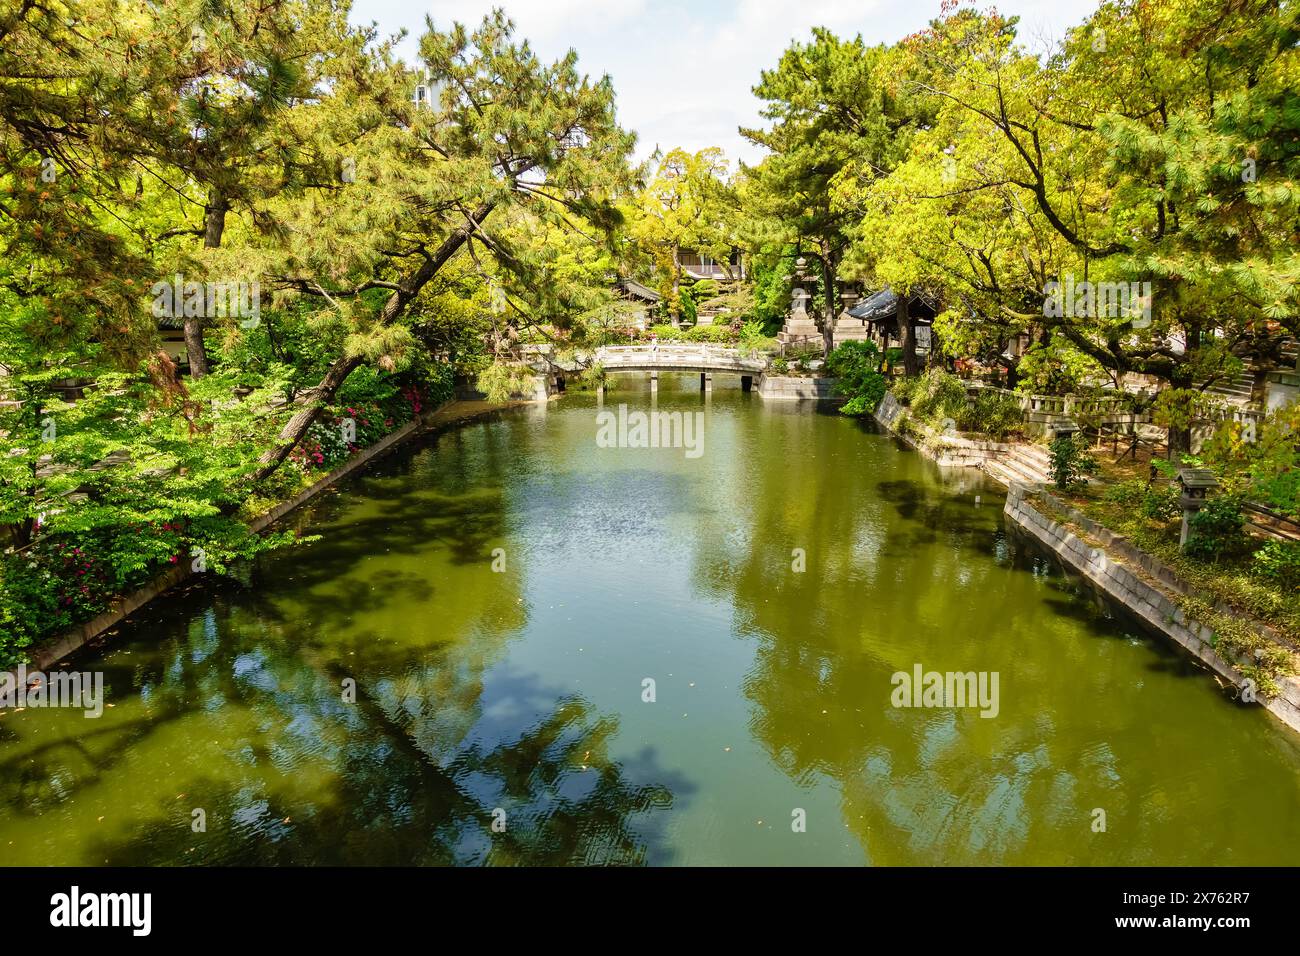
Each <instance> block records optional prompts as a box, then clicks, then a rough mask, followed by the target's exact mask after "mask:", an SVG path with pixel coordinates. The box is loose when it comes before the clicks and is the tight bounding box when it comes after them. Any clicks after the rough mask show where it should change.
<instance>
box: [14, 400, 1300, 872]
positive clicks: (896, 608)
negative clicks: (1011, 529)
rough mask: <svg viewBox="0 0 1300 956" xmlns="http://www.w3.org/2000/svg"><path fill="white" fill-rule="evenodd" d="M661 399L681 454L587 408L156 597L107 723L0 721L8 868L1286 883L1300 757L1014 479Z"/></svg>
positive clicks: (1293, 855)
mask: <svg viewBox="0 0 1300 956" xmlns="http://www.w3.org/2000/svg"><path fill="white" fill-rule="evenodd" d="M676 384H677V388H676V389H674V388H673V382H672V380H671V379H665V382H664V385H663V387H662V390H661V392H660V395H659V396H658V406H659V407H660V408H661V409H671V410H682V411H694V410H703V411H704V413H705V418H704V422H705V442H704V454H703V456H702V457H700V458H698V459H691V458H687V457H686V456H685V455H684V454H683V451H682V450H681V449H640V448H625V449H607V448H597V446H596V441H595V438H596V430H597V422H596V415H595V413H596V406H595V402H594V400H593V399H592V398H590V397H584V396H580V395H570V396H569V397H567V398H565V399H564V400H563V401H561V402H558V403H553V404H552V405H550V406H549V407H545V408H531V409H525V410H522V411H516V412H510V413H506V414H502V415H500V416H498V417H497V418H495V419H493V420H491V421H488V422H480V423H476V424H471V425H468V426H465V427H463V428H460V429H458V430H453V431H448V432H446V433H444V434H442V435H439V436H437V437H436V438H431V439H429V440H427V441H426V442H424V443H423V444H422V445H419V446H415V447H412V448H410V449H408V450H406V451H404V452H401V453H399V454H397V455H395V456H393V457H390V458H389V459H386V460H384V461H383V462H381V463H379V464H378V465H377V466H376V467H374V468H373V469H372V470H371V471H370V472H368V473H367V474H366V475H365V476H364V477H362V478H360V479H358V480H356V481H354V482H353V483H351V484H349V485H347V486H345V487H343V488H342V489H340V491H339V492H338V493H337V494H334V495H332V496H330V497H329V498H328V499H326V500H325V501H323V502H321V503H320V504H318V505H317V506H315V507H314V508H313V509H312V511H311V512H310V513H308V514H306V515H304V516H303V520H304V521H307V522H309V523H310V525H311V527H312V529H313V530H314V531H315V532H317V533H319V534H321V535H322V539H321V540H320V541H318V542H316V543H314V544H311V545H308V546H305V547H303V548H301V549H299V550H297V551H294V552H292V553H287V554H282V555H278V556H274V557H271V558H269V559H267V560H265V561H263V562H262V563H261V564H260V565H259V566H258V567H257V568H256V569H255V571H254V573H252V574H251V575H250V576H249V578H248V583H246V584H241V583H237V582H233V581H224V582H221V581H208V582H205V583H204V584H203V585H202V586H199V587H196V588H194V589H192V590H191V591H190V592H189V593H186V594H177V595H173V596H169V597H167V598H165V599H164V600H163V601H161V602H156V603H155V605H153V606H151V607H150V608H148V609H147V611H146V612H145V613H144V614H143V615H141V616H139V617H138V618H137V619H136V620H135V621H134V622H132V624H130V625H129V626H127V627H125V628H123V633H122V634H120V635H118V636H117V637H116V638H114V640H113V642H112V643H111V644H109V645H107V646H106V647H105V648H104V650H103V652H102V654H100V655H98V656H95V655H91V656H89V657H87V658H86V659H84V660H83V661H80V662H78V666H84V667H92V668H96V669H103V670H104V672H105V686H106V693H107V700H108V702H109V703H110V704H111V705H112V706H111V707H110V708H109V709H107V710H106V711H105V715H104V717H103V718H101V719H99V720H86V719H84V718H82V717H81V715H80V712H79V711H78V712H73V713H64V712H54V711H39V710H29V711H24V712H21V713H12V712H11V713H5V714H4V715H3V717H0V862H3V863H7V864H11V863H268V864H269V863H286V864H288V863H298V864H301V863H344V864H349V863H374V864H385V863H415V864H448V863H466V864H473V863H492V864H519V863H538V864H561V863H597V864H604V863H610V864H637V863H733V864H755V863H832V864H833V863H850V864H851V863H864V862H865V863H876V864H926V863H975V864H994V863H997V864H1005V863H1030V864H1040V863H1083V864H1091V863H1119V864H1145V863H1165V864H1195V863H1209V864H1214V863H1236V864H1243V863H1291V864H1294V863H1296V862H1300V852H1297V850H1296V843H1295V841H1294V840H1292V839H1289V838H1288V835H1289V834H1292V833H1294V832H1295V830H1296V827H1297V824H1300V748H1298V747H1297V742H1296V738H1295V737H1294V736H1293V735H1291V734H1289V733H1288V732H1287V731H1285V730H1283V729H1282V728H1280V727H1278V726H1276V725H1275V724H1274V723H1273V722H1271V721H1270V720H1269V719H1267V717H1265V716H1264V715H1263V714H1262V713H1260V712H1259V711H1258V709H1248V708H1238V707H1235V706H1231V705H1229V704H1227V703H1225V702H1224V701H1223V700H1222V699H1221V698H1220V697H1219V696H1218V695H1217V693H1216V689H1215V687H1214V684H1213V682H1212V681H1211V680H1209V679H1208V678H1207V677H1205V676H1204V674H1203V673H1202V672H1201V671H1199V670H1198V669H1196V668H1194V667H1193V666H1191V665H1190V664H1189V663H1188V662H1187V661H1185V660H1184V659H1182V658H1181V657H1179V656H1177V655H1175V654H1174V653H1173V652H1171V651H1170V650H1169V649H1167V648H1165V647H1164V646H1163V645H1160V644H1158V643H1156V642H1153V641H1151V640H1149V639H1147V638H1145V637H1143V636H1141V635H1140V634H1139V633H1137V632H1136V631H1135V630H1134V629H1133V628H1132V627H1131V626H1129V625H1127V624H1126V623H1124V622H1122V621H1120V620H1117V619H1115V618H1113V617H1112V616H1111V615H1110V614H1109V613H1108V612H1107V610H1106V609H1105V608H1104V607H1102V606H1099V605H1098V603H1097V602H1096V601H1095V599H1093V598H1092V597H1090V596H1089V595H1087V594H1086V593H1083V592H1080V591H1079V590H1078V589H1077V588H1076V587H1074V586H1073V585H1072V584H1071V583H1070V582H1069V581H1068V580H1066V579H1065V578H1063V577H1062V576H1061V575H1060V573H1059V572H1058V571H1057V570H1056V569H1054V568H1053V567H1052V566H1051V565H1049V564H1048V563H1047V562H1045V561H1044V560H1043V559H1042V558H1041V557H1040V556H1039V555H1038V553H1037V552H1036V551H1034V550H1033V549H1032V548H1031V547H1030V546H1028V545H1027V544H1025V543H1023V542H1020V541H1018V540H1017V539H1016V538H1014V537H1012V536H1008V534H1007V533H1006V532H1005V531H1004V530H1003V528H1002V524H1001V513H1000V512H1001V503H1002V501H1001V496H1000V494H998V491H997V489H996V488H995V487H994V486H991V485H988V484H986V483H985V482H984V481H983V479H982V478H981V477H980V476H978V475H976V474H972V473H967V472H959V473H949V474H947V475H944V474H942V473H940V472H939V470H938V469H936V468H935V467H933V466H932V465H931V464H929V463H927V462H925V461H924V460H922V459H920V458H919V457H918V456H916V455H914V454H913V453H911V452H908V451H906V450H904V449H902V448H900V447H899V446H898V445H897V444H896V443H895V442H894V441H893V440H892V439H890V438H889V437H888V436H885V435H881V434H878V433H876V432H875V431H874V430H873V429H871V428H870V427H868V426H864V425H862V424H860V423H855V422H851V421H848V420H845V419H843V418H841V417H838V416H835V415H833V414H824V413H819V412H816V411H813V410H812V409H811V408H810V407H809V406H807V405H798V404H790V405H765V404H763V402H762V400H761V399H759V398H758V397H757V396H756V395H745V394H742V393H741V392H740V391H739V389H738V387H728V386H729V385H730V386H736V385H738V383H728V382H726V381H725V380H724V379H722V378H719V379H718V380H717V381H716V384H715V388H716V390H715V391H714V393H713V394H712V395H711V396H707V397H706V396H703V395H701V394H700V393H699V392H698V391H696V389H695V387H694V386H695V384H696V383H695V382H694V381H693V380H692V379H691V378H690V377H689V376H684V377H683V378H682V379H680V380H678V382H677V383H676ZM609 398H610V399H612V400H613V401H614V402H615V403H617V402H627V403H628V404H629V406H630V407H634V408H648V407H649V405H650V401H651V399H650V396H649V394H648V391H647V389H646V385H645V382H644V380H639V379H636V378H629V379H628V380H626V381H625V383H624V384H623V387H622V389H621V390H618V389H615V390H611V392H610V393H609ZM607 404H608V401H607ZM977 495H979V496H980V497H981V499H982V504H981V505H979V506H977V505H976V504H975V497H976V496H977ZM496 549H500V551H496ZM494 551H496V553H497V555H498V556H499V557H500V558H501V560H499V561H498V562H497V568H498V570H494V569H493V554H494ZM502 565H503V566H502ZM796 567H798V568H800V569H801V570H796ZM916 664H921V665H923V666H924V667H925V668H926V669H932V670H940V671H996V672H998V673H999V675H1000V688H1001V701H1000V710H999V714H998V716H997V717H996V718H994V719H983V718H980V717H979V716H978V714H977V712H976V711H975V710H944V709H894V708H893V707H891V706H890V691H891V684H890V676H891V675H892V674H893V673H894V672H895V671H900V670H902V671H911V669H912V668H913V666H914V665H916ZM647 681H653V687H654V700H653V702H649V701H647V700H646V699H645V697H646V691H645V687H646V686H647V685H646V682H647ZM352 687H355V697H353V695H352V694H351V692H350V689H351V688H352ZM1099 808H1100V809H1104V810H1105V811H1106V818H1107V830H1106V832H1104V833H1095V832H1093V828H1092V823H1093V819H1094V810H1096V809H1099ZM800 810H801V811H803V813H804V814H805V815H806V819H807V829H806V832H795V830H794V829H792V827H791V821H792V819H793V818H794V816H795V815H796V811H800ZM196 811H202V813H201V814H198V813H196ZM198 818H202V819H204V820H205V821H206V830H204V831H203V832H195V820H196V819H198Z"/></svg>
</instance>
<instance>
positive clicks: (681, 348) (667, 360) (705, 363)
mask: <svg viewBox="0 0 1300 956" xmlns="http://www.w3.org/2000/svg"><path fill="white" fill-rule="evenodd" d="M592 359H593V360H594V361H596V362H599V363H600V364H601V366H602V367H604V369H605V371H607V372H617V371H629V372H737V373H739V374H741V375H758V374H761V373H762V372H763V370H764V369H765V368H767V361H766V359H764V358H762V357H757V356H754V357H751V355H750V354H748V353H746V352H742V351H741V350H740V349H733V348H727V347H725V346H721V345H703V344H696V343H680V342H665V343H661V344H660V345H658V346H653V345H606V346H603V347H601V348H598V349H596V351H595V352H594V353H593V354H592Z"/></svg>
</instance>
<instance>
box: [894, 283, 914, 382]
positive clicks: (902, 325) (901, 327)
mask: <svg viewBox="0 0 1300 956" xmlns="http://www.w3.org/2000/svg"><path fill="white" fill-rule="evenodd" d="M894 321H895V322H896V323H897V324H898V340H899V341H900V342H901V343H903V374H904V375H906V376H907V377H908V378H915V377H916V374H917V373H918V372H919V371H920V363H919V362H917V360H916V329H915V328H914V327H913V325H912V317H911V316H910V315H909V314H908V311H907V295H906V294H905V293H902V292H900V293H898V304H897V305H896V306H894Z"/></svg>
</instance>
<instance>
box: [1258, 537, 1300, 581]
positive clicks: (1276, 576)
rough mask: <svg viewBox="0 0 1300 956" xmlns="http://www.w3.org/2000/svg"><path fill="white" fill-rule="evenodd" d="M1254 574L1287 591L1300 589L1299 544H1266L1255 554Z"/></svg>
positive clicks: (1281, 542)
mask: <svg viewBox="0 0 1300 956" xmlns="http://www.w3.org/2000/svg"><path fill="white" fill-rule="evenodd" d="M1255 573H1256V574H1258V575H1259V576H1260V577H1262V578H1264V579H1266V580H1268V581H1275V582H1277V583H1278V584H1279V585H1281V586H1282V587H1283V588H1285V589H1286V590H1288V591H1295V590H1297V589H1300V542H1294V541H1269V542H1268V543H1266V544H1265V545H1264V546H1263V547H1262V548H1260V549H1259V550H1258V551H1256V552H1255Z"/></svg>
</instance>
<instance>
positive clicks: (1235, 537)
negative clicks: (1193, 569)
mask: <svg viewBox="0 0 1300 956" xmlns="http://www.w3.org/2000/svg"><path fill="white" fill-rule="evenodd" d="M1241 505H1242V501H1241V498H1240V497H1238V496H1237V495H1230V494H1229V495H1219V496H1218V497H1215V498H1211V499H1209V500H1208V501H1206V503H1205V505H1204V506H1203V507H1202V508H1201V510H1200V511H1198V512H1196V514H1194V515H1192V518H1191V520H1190V521H1189V522H1188V529H1187V530H1188V534H1187V545H1186V547H1184V548H1183V551H1184V553H1186V554H1187V555H1189V556H1190V557H1193V558H1199V559H1201V560H1204V561H1218V560H1220V559H1221V558H1234V557H1239V556H1241V555H1242V554H1243V553H1244V552H1245V551H1246V545H1247V539H1246V535H1245V533H1244V532H1243V531H1242V526H1243V525H1244V523H1245V521H1244V519H1243V518H1242V515H1241Z"/></svg>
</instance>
